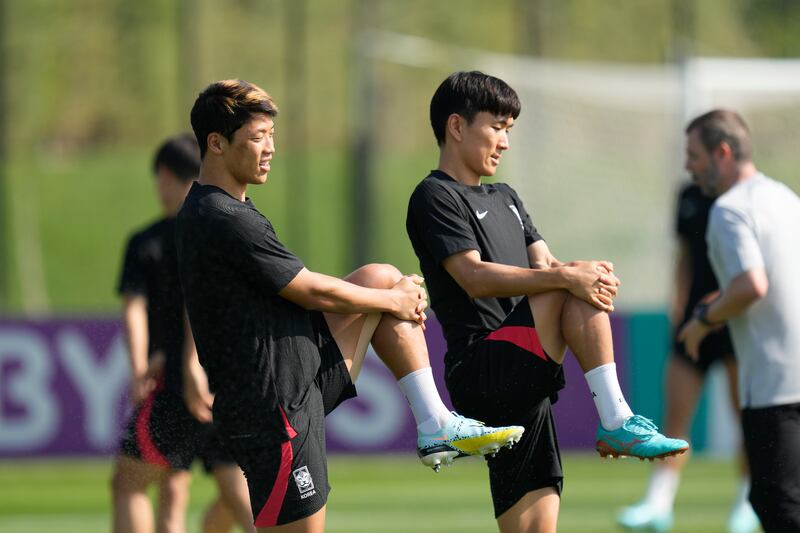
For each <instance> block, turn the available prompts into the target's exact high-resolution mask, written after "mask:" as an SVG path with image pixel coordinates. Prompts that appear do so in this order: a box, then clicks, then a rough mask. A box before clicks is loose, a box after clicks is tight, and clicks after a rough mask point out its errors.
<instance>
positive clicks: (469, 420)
mask: <svg viewBox="0 0 800 533" xmlns="http://www.w3.org/2000/svg"><path fill="white" fill-rule="evenodd" d="M450 414H452V415H453V416H454V417H456V420H458V421H460V422H461V423H462V424H467V423H468V424H470V425H473V426H485V425H486V424H485V423H483V422H481V421H480V420H475V419H474V418H467V417H466V416H462V415H460V414H458V413H456V412H455V411H450Z"/></svg>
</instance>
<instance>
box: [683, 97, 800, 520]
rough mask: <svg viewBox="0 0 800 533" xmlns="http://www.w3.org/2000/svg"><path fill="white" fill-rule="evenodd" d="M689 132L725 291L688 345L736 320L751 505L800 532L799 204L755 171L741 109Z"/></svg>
mask: <svg viewBox="0 0 800 533" xmlns="http://www.w3.org/2000/svg"><path fill="white" fill-rule="evenodd" d="M686 135H687V148H686V169H687V170H688V171H689V172H690V173H691V174H692V176H693V179H694V181H695V182H696V183H697V184H698V185H699V186H700V188H701V189H702V190H703V193H704V194H706V195H708V196H710V197H713V198H716V201H715V203H714V205H713V207H712V208H711V213H710V215H709V222H708V230H707V234H706V240H707V243H708V257H709V259H710V262H711V266H712V268H713V270H714V273H715V275H716V277H717V280H718V281H719V285H720V295H719V297H718V298H716V299H715V300H713V301H711V302H701V303H699V304H698V305H697V306H696V307H695V310H694V315H693V318H692V319H691V320H689V321H688V322H687V323H686V325H685V326H684V327H683V329H682V330H681V332H680V333H679V340H681V341H683V342H684V343H685V345H686V351H687V353H688V354H689V355H690V356H692V357H693V358H695V359H697V358H699V355H700V344H701V342H702V341H703V339H705V338H706V337H707V336H708V335H709V334H710V333H711V332H712V331H714V330H715V329H716V328H717V327H719V326H720V325H722V324H723V323H727V324H728V327H729V328H730V331H731V336H732V338H733V346H734V351H735V353H736V357H737V361H738V382H739V387H738V392H739V405H740V406H741V409H742V412H741V423H742V431H743V434H744V445H745V451H746V454H747V461H748V466H749V469H750V477H751V488H750V496H749V499H750V502H751V503H752V505H753V509H754V510H755V512H756V514H757V515H758V518H759V519H760V521H761V525H762V526H763V528H764V531H766V532H767V533H772V532H788V531H800V453H799V452H798V451H799V450H800V304H799V303H798V302H800V276H798V275H797V265H798V264H800V247H798V246H797V235H798V232H800V198H798V196H797V195H796V194H795V193H794V192H793V191H792V190H791V189H789V188H788V187H786V186H785V185H783V184H782V183H779V182H777V181H775V180H773V179H771V178H769V177H767V176H765V175H764V174H762V173H761V172H759V171H758V170H757V169H756V166H755V164H754V163H753V160H752V142H751V137H750V131H749V128H748V127H747V125H746V124H745V122H744V120H743V119H742V118H741V117H740V116H739V115H738V114H737V113H735V112H733V111H727V110H714V111H710V112H708V113H706V114H704V115H701V116H699V117H697V118H695V119H694V120H692V121H691V122H690V123H689V125H688V126H687V128H686Z"/></svg>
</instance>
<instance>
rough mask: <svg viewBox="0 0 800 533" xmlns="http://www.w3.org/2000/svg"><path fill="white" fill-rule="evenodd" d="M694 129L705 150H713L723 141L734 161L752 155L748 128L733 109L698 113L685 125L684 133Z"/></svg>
mask: <svg viewBox="0 0 800 533" xmlns="http://www.w3.org/2000/svg"><path fill="white" fill-rule="evenodd" d="M695 129H696V130H697V133H698V135H699V136H700V142H702V143H703V147H704V148H705V149H706V151H707V152H711V151H713V150H714V149H715V148H716V147H717V146H719V145H720V143H723V142H724V143H726V144H728V146H730V147H731V152H732V153H733V158H734V159H735V160H736V161H740V162H741V161H750V159H751V158H752V157H753V146H752V142H751V141H750V129H749V128H748V127H747V124H746V123H745V121H744V120H743V119H742V117H741V116H739V114H738V113H736V112H735V111H728V110H726V109H714V110H713V111H709V112H708V113H705V114H703V115H700V116H699V117H697V118H695V119H694V120H692V121H691V122H689V125H688V126H686V134H687V135H688V134H690V133H691V132H692V131H693V130H695Z"/></svg>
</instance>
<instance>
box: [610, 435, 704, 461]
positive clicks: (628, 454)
mask: <svg viewBox="0 0 800 533" xmlns="http://www.w3.org/2000/svg"><path fill="white" fill-rule="evenodd" d="M595 449H596V450H597V453H599V454H600V457H602V458H603V459H606V458H607V457H609V456H610V457H611V458H613V459H619V458H625V457H636V458H637V459H639V460H640V461H644V460H645V459H647V460H648V461H650V462H651V463H652V462H653V461H654V460H656V459H662V460H663V459H666V458H667V457H674V456H676V455H680V454H682V453H685V452H686V450H688V449H689V447H688V446H686V447H684V448H676V449H674V450H670V451H668V452H664V453H662V454H659V455H653V456H649V457H648V456H644V455H636V454H635V453H631V452H621V451H619V450H616V449H614V448H612V447H611V446H609V445H608V444H607V443H606V442H604V441H602V440H599V441H597V442H596V443H595Z"/></svg>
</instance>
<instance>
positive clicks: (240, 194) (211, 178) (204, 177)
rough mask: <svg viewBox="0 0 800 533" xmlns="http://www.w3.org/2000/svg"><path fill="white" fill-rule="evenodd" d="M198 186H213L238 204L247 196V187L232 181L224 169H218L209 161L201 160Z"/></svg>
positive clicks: (232, 178)
mask: <svg viewBox="0 0 800 533" xmlns="http://www.w3.org/2000/svg"><path fill="white" fill-rule="evenodd" d="M197 183H199V184H200V185H213V186H215V187H219V188H220V189H222V190H223V191H225V192H226V193H228V194H229V195H231V196H232V197H234V198H236V199H237V200H239V201H240V202H244V201H245V198H246V196H247V185H246V184H243V183H240V182H239V181H237V180H236V179H234V177H233V175H231V173H230V172H228V170H227V169H226V168H225V167H221V168H219V166H218V165H214V164H213V163H212V162H210V161H206V160H203V164H202V165H200V175H199V176H198V178H197Z"/></svg>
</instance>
